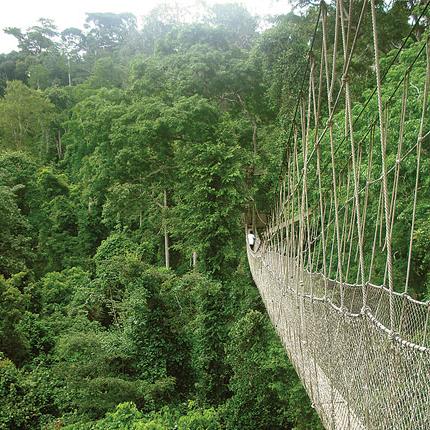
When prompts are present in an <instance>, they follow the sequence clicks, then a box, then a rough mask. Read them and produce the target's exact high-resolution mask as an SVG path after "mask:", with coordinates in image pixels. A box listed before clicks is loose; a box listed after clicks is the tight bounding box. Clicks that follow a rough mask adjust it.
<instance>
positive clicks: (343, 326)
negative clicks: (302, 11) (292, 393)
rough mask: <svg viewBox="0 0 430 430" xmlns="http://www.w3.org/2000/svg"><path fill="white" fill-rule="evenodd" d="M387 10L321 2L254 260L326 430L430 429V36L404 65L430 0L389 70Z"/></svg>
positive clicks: (367, 2) (347, 1) (365, 1)
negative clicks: (366, 54)
mask: <svg viewBox="0 0 430 430" xmlns="http://www.w3.org/2000/svg"><path fill="white" fill-rule="evenodd" d="M375 4H376V3H375V1H374V0H362V1H361V2H357V1H355V0H337V1H336V8H335V10H333V9H328V8H327V6H326V5H325V3H324V2H321V10H320V13H319V15H318V21H317V24H316V27H315V31H314V37H313V40H312V43H311V44H310V46H311V51H310V53H309V64H308V67H307V70H306V73H307V76H305V77H304V79H303V82H307V83H308V88H307V91H306V90H305V89H304V88H303V87H302V89H301V91H300V98H299V100H298V103H297V109H296V114H298V117H299V118H298V120H297V122H296V118H294V119H293V121H292V128H291V133H290V136H291V139H292V140H291V142H290V141H289V142H288V144H287V155H288V157H287V158H286V160H284V163H283V165H284V167H285V168H286V171H285V179H284V180H283V181H282V182H281V186H280V192H279V198H278V200H277V202H276V204H275V205H274V206H275V210H274V212H273V214H272V217H271V222H269V224H268V226H267V227H266V229H265V230H264V231H263V232H261V234H260V235H259V236H258V238H257V244H256V247H255V249H254V250H251V249H250V248H249V247H248V260H249V265H250V268H251V272H252V276H253V278H254V281H255V283H256V285H257V287H258V289H259V291H260V294H261V297H262V299H263V301H264V304H265V306H266V309H267V312H268V314H269V317H270V319H271V321H272V323H273V325H274V327H275V329H276V331H277V333H278V335H279V337H280V339H281V340H282V343H283V345H284V346H285V349H286V351H287V353H288V355H289V357H290V359H291V361H292V363H293V364H294V366H295V368H296V370H297V372H298V374H299V376H300V378H301V379H302V381H303V384H304V386H305V388H306V390H307V392H308V394H309V396H310V398H311V400H312V403H313V405H314V406H315V408H316V410H317V411H318V413H319V415H320V417H321V420H322V422H323V424H324V425H325V427H326V428H327V429H342V430H344V429H345V430H346V429H366V430H386V429H399V430H429V429H430V302H424V301H420V300H417V299H416V298H413V297H411V295H410V294H411V293H410V291H411V286H410V283H411V279H412V277H411V272H412V265H413V259H412V252H413V249H412V246H413V243H414V237H415V235H416V234H417V232H416V226H417V225H422V224H423V223H425V222H427V221H426V220H428V218H429V217H430V210H427V209H425V208H427V207H428V204H427V205H422V206H421V210H420V211H418V210H417V208H418V202H419V199H420V198H422V199H426V200H425V201H427V202H428V201H430V190H427V189H426V187H425V186H423V184H424V183H423V172H422V166H423V165H427V166H428V163H429V160H428V153H427V152H424V150H423V143H424V140H425V139H429V138H430V132H429V130H428V127H429V118H428V112H429V110H430V107H429V90H430V88H429V87H430V43H429V40H428V39H427V40H422V41H421V42H418V43H417V44H416V45H415V50H414V51H410V52H408V55H405V56H404V57H405V59H404V58H403V56H402V55H401V53H402V50H404V49H405V47H406V46H407V40H408V39H409V38H410V36H411V34H412V33H413V31H414V28H416V26H417V25H420V19H421V16H424V15H425V13H426V11H427V9H429V10H430V7H429V5H430V1H427V3H426V4H425V6H424V8H423V10H422V14H421V16H420V17H419V18H418V19H417V21H416V23H415V25H414V27H413V28H412V29H411V32H410V33H409V35H408V37H407V38H406V39H405V41H404V43H403V44H402V45H401V47H400V48H399V49H398V52H397V53H396V55H395V56H394V57H393V58H392V60H391V61H390V64H389V65H388V67H387V68H386V69H385V70H384V73H381V70H380V64H379V52H378V37H377V11H376V6H375ZM356 9H357V10H356ZM354 17H355V18H354ZM330 22H331V23H333V25H334V27H335V28H334V32H333V41H332V44H330V41H329V40H328V39H329V34H330V32H329V31H328V26H329V23H330ZM366 25H367V26H368V28H366ZM366 31H369V32H372V35H373V47H374V58H375V64H374V65H373V66H372V69H373V70H374V72H375V89H374V91H373V92H371V93H370V95H369V96H368V98H367V100H366V101H365V102H363V101H362V100H360V103H358V102H357V100H355V99H354V97H356V98H357V95H355V96H354V93H353V86H352V85H350V75H351V70H350V68H351V67H353V64H354V57H353V56H354V55H363V53H360V52H357V50H358V46H357V41H358V40H359V37H360V35H361V34H363V32H366ZM318 38H320V39H319V40H317V39H318ZM314 48H315V50H316V52H314V51H313V49H314ZM330 61H331V64H330ZM392 69H395V73H394V72H393V71H392ZM399 72H400V75H401V79H399ZM424 74H425V75H424ZM337 76H341V79H339V78H338V77H337ZM384 85H385V86H384ZM306 95H307V99H306V100H305V99H304V98H305V96H306ZM396 99H399V100H400V99H401V106H400V108H398V109H397V107H392V106H391V105H392V104H393V103H394V102H395V100H396ZM324 103H325V105H324ZM340 108H343V112H342V111H340ZM357 112H358V114H357ZM295 116H296V115H295ZM414 132H415V134H416V135H417V137H416V139H411V138H410V136H411V133H414ZM347 143H349V145H348V144H347ZM424 157H427V159H425V158H424ZM411 177H412V178H413V180H410V178H411ZM398 195H402V196H403V199H402V200H403V201H402V202H401V204H400V203H399V201H400V199H399V198H398ZM408 195H409V196H412V197H411V202H410V204H409V203H406V204H405V201H407V198H406V197H405V196H408ZM423 208H424V209H423ZM405 237H408V239H409V241H406V242H408V243H406V245H405V240H404V238H405ZM396 253H400V254H401V255H402V256H403V257H402V258H403V260H405V261H406V263H405V264H401V262H399V261H396V258H395V256H396ZM403 272H404V273H403ZM405 279H406V287H405Z"/></svg>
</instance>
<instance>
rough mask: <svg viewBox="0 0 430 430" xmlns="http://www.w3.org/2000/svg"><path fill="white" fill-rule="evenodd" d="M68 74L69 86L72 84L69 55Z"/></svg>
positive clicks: (68, 58)
mask: <svg viewBox="0 0 430 430" xmlns="http://www.w3.org/2000/svg"><path fill="white" fill-rule="evenodd" d="M67 74H68V76H69V87H71V86H72V74H71V72H70V57H69V56H67Z"/></svg>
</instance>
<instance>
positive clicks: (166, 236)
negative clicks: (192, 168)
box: [163, 190, 170, 269]
mask: <svg viewBox="0 0 430 430" xmlns="http://www.w3.org/2000/svg"><path fill="white" fill-rule="evenodd" d="M163 207H164V210H163V212H164V216H163V224H164V260H165V263H166V268H167V269H169V268H170V251H169V234H168V232H167V220H166V215H167V191H166V190H164V206H163Z"/></svg>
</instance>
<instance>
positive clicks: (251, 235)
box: [248, 230, 255, 250]
mask: <svg viewBox="0 0 430 430" xmlns="http://www.w3.org/2000/svg"><path fill="white" fill-rule="evenodd" d="M254 244H255V234H254V233H253V231H252V230H249V233H248V245H249V246H250V247H251V249H252V250H254Z"/></svg>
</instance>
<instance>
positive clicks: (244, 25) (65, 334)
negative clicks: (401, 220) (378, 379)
mask: <svg viewBox="0 0 430 430" xmlns="http://www.w3.org/2000/svg"><path fill="white" fill-rule="evenodd" d="M402 3H404V2H401V1H394V2H393V5H392V7H391V8H388V9H386V8H384V7H382V5H381V7H380V10H379V14H380V17H381V19H382V21H383V22H385V23H386V25H384V26H382V38H383V40H384V44H383V48H384V52H385V53H386V54H388V55H390V54H389V51H390V50H391V49H392V48H393V47H394V46H396V44H398V43H399V42H400V41H401V39H402V37H403V36H404V33H405V31H407V30H408V28H409V25H410V24H409V22H410V16H411V14H413V13H414V11H413V10H411V8H410V7H412V6H413V5H412V6H410V7H402V6H401V4H402ZM412 3H413V2H411V4H412ZM170 12H171V11H169V9H168V8H167V9H166V8H164V9H163V8H159V9H157V10H155V11H153V12H152V14H151V16H149V17H148V18H147V19H146V21H145V24H144V27H143V28H142V29H138V28H137V26H136V20H135V18H134V16H132V15H130V14H119V15H116V14H103V13H94V14H88V17H87V25H86V29H85V30H84V31H81V30H79V29H76V28H70V29H66V30H64V31H63V32H61V33H59V32H58V31H57V29H56V28H55V25H54V23H53V22H51V21H50V20H46V19H41V20H40V22H39V25H37V26H34V27H32V28H30V29H28V30H27V31H25V32H23V31H22V30H21V29H17V28H9V29H7V30H6V31H7V32H8V33H9V34H11V35H13V36H15V37H16V38H17V40H18V42H19V51H18V52H12V53H9V54H1V55H0V95H1V98H0V309H1V315H0V351H1V353H0V429H16V430H17V429H58V428H64V429H69V430H87V429H88V430H89V429H91V430H92V429H148V430H149V429H153V430H155V429H172V428H177V429H181V430H182V429H183V430H185V429H196V430H197V429H199V430H200V429H207V430H212V429H213V430H215V429H217V430H218V429H228V430H236V429H237V430H239V429H241V430H242V429H245V430H246V429H265V430H269V429H270V430H276V429H285V428H290V429H303V430H305V429H319V428H321V424H320V423H319V420H318V418H317V417H316V414H315V413H314V411H313V409H312V408H311V405H310V403H309V400H308V399H307V397H306V394H305V391H304V389H303V387H302V386H301V385H300V382H299V380H298V378H297V375H296V373H295V372H294V369H293V367H292V365H291V364H290V363H289V361H288V359H287V357H286V354H285V352H284V350H283V348H282V346H281V344H280V342H279V340H278V338H277V337H276V335H275V333H274V330H273V328H272V327H271V325H270V323H269V320H268V318H267V316H266V314H265V312H264V307H263V305H262V302H261V300H260V298H259V296H258V292H257V290H256V288H255V286H254V285H253V283H252V280H251V277H250V274H249V272H248V269H247V263H246V256H245V252H244V246H243V240H244V239H243V213H244V212H245V210H246V208H247V206H248V205H249V204H250V202H252V201H253V200H254V201H256V202H257V204H258V205H259V206H260V208H261V209H262V210H263V211H264V210H267V209H268V202H270V201H272V199H273V198H274V196H275V195H276V183H277V181H278V178H279V172H280V169H281V165H282V155H283V151H284V144H285V138H286V134H287V128H288V126H289V118H290V115H291V113H292V111H293V108H294V103H295V98H296V96H297V92H298V87H299V85H300V78H301V73H300V71H301V69H302V68H303V64H304V62H305V51H306V50H307V46H308V38H309V35H310V34H311V32H312V26H313V22H314V18H315V15H316V10H315V9H314V8H313V7H309V8H308V9H306V10H305V11H304V12H303V14H302V15H301V16H298V15H294V14H292V13H291V14H289V15H286V16H281V17H278V18H276V19H274V20H273V22H271V25H270V26H269V28H268V29H267V30H265V31H263V32H258V31H257V29H258V20H257V19H256V18H254V17H252V16H250V15H249V13H248V12H247V11H246V10H244V9H243V8H242V7H240V6H237V5H223V6H220V5H219V6H215V7H213V8H211V9H210V10H207V11H206V14H205V15H204V17H203V18H201V19H200V21H199V22H193V23H183V22H178V21H177V20H176V19H174V18H172V17H173V16H174V14H172V13H170ZM329 12H330V10H329ZM329 18H330V13H329ZM393 20H395V22H396V23H397V24H396V26H395V27H394V29H393V26H392V25H389V24H390V23H391V22H392V21H393ZM417 37H418V36H417ZM361 43H363V44H366V43H369V41H368V39H367V36H366V37H363V39H362V40H361ZM410 49H411V50H412V51H413V49H414V45H413V44H412V46H411V48H410ZM366 61H367V60H366ZM366 61H363V64H360V65H355V66H354V67H355V69H354V73H355V74H356V75H357V77H358V78H357V85H356V87H354V93H355V94H356V95H357V97H358V96H360V97H364V96H365V94H366V92H365V91H364V90H365V89H366V88H368V87H369V85H370V84H369V76H370V75H371V64H370V62H366ZM369 61H370V60H369ZM392 79H393V82H394V80H395V77H393V78H392ZM393 85H394V84H393ZM362 93H363V94H364V95H362ZM411 121H412V122H411V124H412V125H413V124H415V123H414V122H413V121H414V120H411ZM415 122H416V121H415ZM412 125H411V127H412ZM341 156H342V155H341V154H340V157H341ZM426 162H427V163H428V160H427V161H426ZM256 171H258V175H255V176H254V173H255V172H256ZM420 210H423V211H426V210H427V211H428V208H421V209H420ZM429 231H430V224H429V223H428V222H427V223H419V224H418V225H417V231H416V237H417V246H418V249H419V252H418V253H417V254H416V255H414V258H415V260H414V270H415V273H414V276H416V277H417V278H419V279H421V283H420V287H419V288H420V290H419V291H417V293H419V294H422V295H423V294H425V291H430V281H429V279H430V262H429V258H428V255H429V253H428V251H429V248H430V243H429V241H428V237H429ZM398 234H401V232H399V233H398ZM166 244H168V247H167V248H166ZM166 254H168V258H169V263H170V264H169V265H168V266H170V267H168V268H165V267H163V266H165V262H166ZM193 262H194V263H195V264H193Z"/></svg>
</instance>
